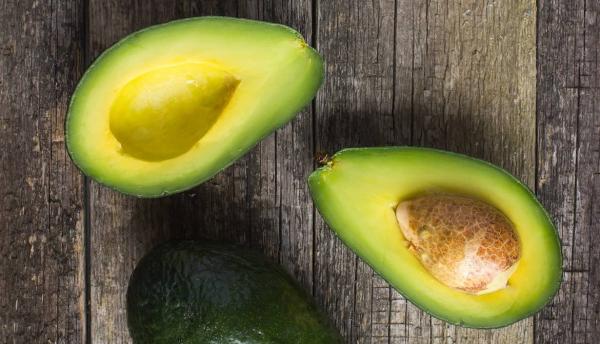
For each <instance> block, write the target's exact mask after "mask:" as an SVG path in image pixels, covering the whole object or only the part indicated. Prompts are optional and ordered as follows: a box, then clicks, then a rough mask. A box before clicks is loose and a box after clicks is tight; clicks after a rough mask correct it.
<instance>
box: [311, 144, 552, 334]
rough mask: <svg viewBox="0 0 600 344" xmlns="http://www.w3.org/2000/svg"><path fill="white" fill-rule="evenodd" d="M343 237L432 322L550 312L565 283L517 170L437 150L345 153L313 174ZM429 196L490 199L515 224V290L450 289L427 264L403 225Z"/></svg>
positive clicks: (499, 320) (472, 323) (316, 196)
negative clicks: (405, 213) (413, 203)
mask: <svg viewBox="0 0 600 344" xmlns="http://www.w3.org/2000/svg"><path fill="white" fill-rule="evenodd" d="M309 186H310V192H311V195H312V198H313V200H314V202H315V205H316V206H317V208H318V210H319V212H320V213H321V215H322V216H323V218H324V219H325V221H326V222H327V223H328V225H329V226H330V227H331V228H332V230H333V231H335V233H336V234H337V235H338V236H339V237H340V238H341V239H342V241H343V242H344V243H345V244H346V245H348V246H349V247H350V248H351V249H352V250H353V251H354V252H355V253H356V254H357V255H358V256H360V257H361V258H362V259H363V260H365V261H366V262H367V263H368V264H369V265H370V266H371V267H372V268H373V269H374V270H375V271H376V272H378V273H379V274H380V275H381V276H382V277H383V278H384V279H386V280H387V281H388V282H389V283H390V284H391V285H392V286H393V287H394V288H396V289H397V290H398V291H399V292H400V293H402V294H403V295H404V296H405V297H406V298H407V299H409V300H410V301H411V302H413V303H414V304H415V305H417V306H418V307H420V308H421V309H423V310H425V311H427V312H428V313H430V314H431V315H433V316H435V317H437V318H439V319H442V320H445V321H447V322H450V323H453V324H459V325H462V326H466V327H474V328H497V327H502V326H506V325H509V324H511V323H514V322H516V321H518V320H520V319H523V318H525V317H527V316H529V315H532V314H533V313H535V312H537V311H538V310H540V309H541V308H542V307H543V306H544V305H545V304H546V303H547V302H548V301H549V300H551V299H552V297H553V296H554V295H555V293H556V292H557V290H558V287H559V285H560V282H561V274H562V271H561V264H562V257H561V250H560V241H559V239H558V236H557V232H556V230H555V228H554V226H553V224H552V222H551V220H550V219H549V217H548V214H547V213H546V211H545V210H544V209H543V207H542V206H541V205H540V204H539V202H538V201H537V200H536V198H535V196H534V195H533V194H532V193H531V192H530V191H529V189H527V187H525V186H524V185H523V184H522V183H520V182H519V181H518V180H517V179H515V178H514V177H513V176H511V175H510V174H509V173H508V172H506V171H504V170H502V169H500V168H499V167H496V166H493V165H491V164H489V163H487V162H484V161H481V160H477V159H473V158H470V157H467V156H464V155H460V154H455V153H450V152H444V151H439V150H434V149H427V148H413V147H387V148H354V149H345V150H342V151H340V152H338V153H337V154H335V155H334V156H333V157H332V158H331V160H330V161H329V162H328V163H327V164H326V165H325V166H323V167H321V168H320V169H318V170H317V171H315V172H314V173H313V174H311V175H310V177H309ZM423 193H443V194H457V195H464V196H468V197H472V198H476V199H479V200H481V201H484V202H486V203H488V204H490V205H492V206H494V207H495V208H496V209H498V210H500V211H501V212H502V213H504V214H505V215H506V216H507V217H508V219H509V220H510V221H511V222H512V223H513V225H514V227H515V230H516V232H517V234H518V237H519V241H520V245H521V258H520V261H519V264H518V267H517V269H516V271H515V272H514V273H513V274H512V275H511V276H510V278H509V280H508V285H507V286H506V287H505V288H503V289H501V290H498V291H494V292H491V293H488V294H483V295H473V294H468V293H465V292H463V291H460V290H457V289H454V288H450V287H448V286H446V285H444V284H442V283H441V282H439V281H438V280H437V279H435V278H434V277H433V276H431V274H430V273H429V272H428V271H427V270H426V269H425V268H424V267H423V265H422V264H421V262H420V261H419V260H418V258H417V257H416V256H415V255H413V254H412V253H411V252H410V251H409V249H408V246H409V245H408V242H407V241H406V240H405V238H404V237H403V235H402V232H401V230H400V228H399V225H398V222H397V219H396V216H395V209H396V207H397V205H398V204H399V203H400V202H402V201H404V200H406V199H410V198H412V197H415V196H416V195H420V194H423Z"/></svg>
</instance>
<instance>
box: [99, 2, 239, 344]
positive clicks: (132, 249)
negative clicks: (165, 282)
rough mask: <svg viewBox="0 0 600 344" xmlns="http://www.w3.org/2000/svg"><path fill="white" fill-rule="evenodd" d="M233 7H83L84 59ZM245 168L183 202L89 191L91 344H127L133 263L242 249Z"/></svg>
mask: <svg viewBox="0 0 600 344" xmlns="http://www.w3.org/2000/svg"><path fill="white" fill-rule="evenodd" d="M236 13H237V4H236V2H235V1H225V2H222V1H210V2H187V1H186V2H179V1H159V0H155V1H132V2H126V1H94V0H92V1H90V4H89V15H90V23H89V27H90V41H91V44H90V52H89V54H90V56H92V57H94V56H97V55H98V54H99V53H100V52H101V51H102V50H103V49H105V48H107V47H108V46H110V45H111V44H112V43H114V42H115V41H117V40H118V39H119V38H121V37H123V36H124V35H126V34H128V33H130V32H133V31H135V30H137V29H140V28H142V27H146V26H148V25H152V24H157V23H161V22H165V21H169V20H172V19H177V18H183V17H188V16H195V15H209V14H213V15H235V14H236ZM247 178H248V175H247V172H246V160H244V159H243V160H242V161H240V162H238V163H236V164H235V165H234V166H232V167H230V168H229V169H227V170H226V171H225V172H223V173H221V174H219V175H218V176H217V177H215V178H214V179H213V180H211V181H210V182H208V183H205V184H203V185H202V186H200V187H197V188H194V189H192V190H190V191H188V192H185V193H183V194H179V195H175V196H172V197H168V198H162V199H154V200H144V199H135V198H131V197H126V196H123V195H120V194H118V193H116V192H113V191H111V190H109V189H107V188H104V187H102V186H99V185H97V184H95V183H93V182H92V183H91V185H90V197H91V199H90V201H91V206H90V208H91V214H90V217H91V262H90V264H91V267H92V268H91V309H92V313H91V316H92V322H91V334H92V341H93V342H94V343H128V342H130V338H129V334H128V332H127V324H126V319H125V306H124V305H125V292H126V289H127V283H128V280H129V276H130V274H131V272H132V270H133V268H134V267H135V264H136V263H137V261H138V260H139V259H140V258H141V257H142V256H143V255H144V254H145V253H146V252H147V251H148V250H149V249H150V248H152V247H153V246H155V245H156V244H158V243H159V242H162V241H165V240H169V239H187V238H211V239H222V240H229V241H235V242H245V241H246V239H247V236H248V230H247V229H248V225H247V223H246V218H247V215H248V200H247V193H246V192H247V186H246V185H247Z"/></svg>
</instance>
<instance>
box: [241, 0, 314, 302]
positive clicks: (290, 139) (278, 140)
mask: <svg viewBox="0 0 600 344" xmlns="http://www.w3.org/2000/svg"><path fill="white" fill-rule="evenodd" d="M312 6H313V4H312V1H311V0H302V1H292V0H289V1H271V0H258V1H257V0H254V1H242V2H240V5H239V9H238V16H240V17H244V18H252V19H258V20H265V21H269V22H274V23H281V24H284V25H288V26H290V27H292V28H294V29H296V30H298V31H299V32H300V33H301V34H302V35H303V36H304V38H305V40H306V41H307V42H309V44H310V43H311V42H312V23H313V21H312V20H313V18H312ZM312 111H313V109H312V106H308V107H307V108H306V109H304V110H303V111H302V112H300V113H299V114H298V116H297V117H296V118H295V119H294V120H293V121H292V122H291V123H290V124H288V125H286V126H284V127H283V128H281V129H280V130H278V131H276V132H275V133H274V134H272V135H270V136H269V137H267V138H266V139H264V140H263V141H262V142H261V143H260V144H259V145H258V147H257V148H256V149H254V150H253V151H251V152H250V153H249V157H248V161H249V166H248V168H249V171H250V172H249V173H250V174H251V176H252V178H249V179H248V181H249V185H248V188H249V194H250V195H251V197H250V215H249V219H248V220H249V222H250V237H251V244H252V246H256V247H260V248H262V250H263V251H265V252H266V253H267V254H269V255H270V256H271V257H273V258H274V259H276V260H278V261H279V262H280V264H282V266H283V267H284V268H285V269H286V270H287V271H288V272H290V273H291V274H292V275H293V276H294V277H295V278H296V279H297V280H298V281H299V282H300V283H301V284H302V285H303V286H304V287H305V288H306V289H307V291H309V292H310V291H312V277H313V270H312V267H313V205H312V201H311V199H310V195H309V194H308V186H307V184H306V179H307V178H308V175H309V174H310V173H311V172H312V170H313V167H314V164H313V150H314V149H313V147H312V145H313V135H312V127H313V121H312V113H313V112H312Z"/></svg>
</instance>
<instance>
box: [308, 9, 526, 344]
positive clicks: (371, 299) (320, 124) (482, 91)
mask: <svg viewBox="0 0 600 344" xmlns="http://www.w3.org/2000/svg"><path fill="white" fill-rule="evenodd" d="M394 5H395V6H396V7H395V8H394ZM318 14H319V16H318V21H317V28H318V30H317V31H316V35H317V46H318V49H319V50H320V51H321V52H322V53H323V54H324V56H325V59H326V61H327V63H328V67H327V76H328V81H327V83H326V85H325V87H324V88H323V89H322V90H321V92H320V94H319V96H318V97H317V108H316V118H317V122H316V138H317V143H316V145H317V150H328V151H332V150H333V151H335V150H337V149H339V148H341V147H347V146H365V145H366V146H369V145H385V144H407V143H412V144H415V145H424V146H433V147H438V148H444V149H449V150H452V151H457V152H462V153H467V154H470V155H473V156H476V157H480V158H484V159H486V160H489V161H492V162H494V163H496V164H499V165H500V166H503V167H505V168H506V169H508V170H509V171H511V172H513V173H514V174H516V175H517V176H519V177H521V178H522V179H523V180H524V181H525V182H526V183H528V184H529V185H530V186H533V184H534V177H535V175H534V173H535V118H536V115H535V24H536V7H535V1H522V2H510V3H503V2H491V1H487V2H482V1H475V0H473V1H443V2H442V1H397V2H394V1H374V2H370V3H368V4H366V3H364V2H361V1H356V2H348V1H327V2H319V7H318ZM394 15H395V17H394ZM394 18H395V19H394ZM394 47H395V48H394ZM391 56H395V58H391ZM316 233H317V241H316V244H317V246H316V250H317V265H316V269H317V276H318V279H317V280H316V283H317V286H318V288H316V290H317V296H319V298H321V299H324V300H325V304H326V306H327V309H328V310H330V313H331V314H334V315H337V317H336V320H337V322H338V326H339V327H340V328H341V329H342V331H343V333H344V334H345V335H346V337H347V338H348V339H349V342H352V343H354V342H361V343H381V342H385V343H388V342H392V343H396V342H398V343H401V342H406V343H432V342H435V343H445V342H450V343H454V342H457V341H458V342H474V343H479V342H494V343H527V342H532V341H533V323H532V321H531V320H527V321H523V322H520V323H518V324H516V325H513V326H511V327H507V328H505V329H502V330H496V331H477V330H467V329H463V328H460V327H454V326H449V325H446V324H445V323H443V322H441V321H439V320H436V319H432V318H431V317H430V316H428V315H426V314H425V313H423V312H422V311H420V310H418V309H417V308H416V307H414V306H413V305H411V304H410V303H407V302H406V301H405V300H403V298H402V297H401V296H400V295H398V294H397V293H396V292H395V291H392V290H390V289H389V288H387V286H386V284H385V283H382V282H381V281H380V280H379V279H378V278H377V277H376V276H373V272H372V271H371V270H370V269H369V268H368V267H366V266H365V265H364V263H362V262H360V261H359V260H356V258H355V256H354V255H353V254H352V253H350V252H349V251H348V250H347V249H346V248H345V247H344V246H343V245H342V244H341V243H340V242H339V241H337V240H336V239H335V238H334V236H333V235H332V234H331V232H329V231H328V230H327V228H326V226H325V225H324V224H323V222H322V221H317V228H316Z"/></svg>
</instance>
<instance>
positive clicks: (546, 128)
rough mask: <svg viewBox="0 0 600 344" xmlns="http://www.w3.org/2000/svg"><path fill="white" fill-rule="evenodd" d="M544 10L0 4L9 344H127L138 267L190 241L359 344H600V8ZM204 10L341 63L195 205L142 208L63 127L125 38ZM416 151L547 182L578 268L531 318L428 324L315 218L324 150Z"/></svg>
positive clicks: (315, 1) (432, 4)
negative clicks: (94, 165) (222, 252)
mask: <svg viewBox="0 0 600 344" xmlns="http://www.w3.org/2000/svg"><path fill="white" fill-rule="evenodd" d="M537 5H538V8H537V9H536V1H534V0H519V1H517V0H514V1H493V0H485V1H477V0H449V1H440V0H415V1H409V0H373V1H368V2H365V1H357V0H352V1H347V0H343V1H342V0H331V1H330V0H327V1H325V0H301V1H293V0H247V1H246V0H224V1H219V0H209V1H196V0H183V1H177V0H164V1H161V0H149V1H142V0H107V1H101V0H86V1H74V0H55V1H52V2H46V1H30V0H27V1H19V2H17V1H4V2H2V1H0V137H2V140H3V142H8V143H10V146H9V145H8V144H7V147H5V149H2V150H0V175H1V176H2V178H0V192H1V195H2V196H3V197H2V199H1V200H0V212H1V213H0V258H1V260H0V342H1V343H87V344H91V343H129V342H130V339H129V336H128V333H127V328H126V322H125V313H124V312H125V308H124V301H125V300H124V296H125V290H126V288H127V282H128V279H129V275H130V273H131V271H132V270H133V267H134V266H135V264H136V263H137V261H138V260H139V259H140V258H141V257H142V256H143V255H144V254H145V253H146V252H147V251H148V250H149V249H150V248H151V247H153V246H154V245H155V244H157V243H159V242H162V241H165V240H169V239H184V238H196V239H200V238H209V239H219V240H227V241H234V242H239V243H243V244H245V245H249V246H254V247H257V248H259V249H261V250H262V251H264V252H265V253H266V254H267V255H269V256H270V257H272V258H273V259H274V260H277V261H279V262H280V263H281V264H282V265H283V266H284V268H285V269H286V270H288V271H289V272H290V273H291V274H292V275H293V276H295V278H296V279H297V280H299V281H300V283H301V284H302V285H303V286H304V287H305V288H306V289H307V290H308V291H309V292H311V293H312V294H313V295H314V297H315V299H316V301H317V303H318V304H319V305H320V306H321V307H323V309H325V311H326V312H327V313H328V314H329V316H330V317H331V318H332V319H334V322H335V323H336V325H337V326H338V328H339V329H340V331H341V332H342V333H343V334H344V336H345V337H346V339H347V342H348V343H370V344H380V343H388V344H392V343H406V344H414V343H431V344H433V343H436V344H437V343H440V344H442V343H511V344H512V343H532V342H535V343H556V344H558V343H561V344H562V343H567V344H571V343H590V344H592V343H595V342H597V339H598V338H599V337H600V287H598V286H599V285H600V228H599V226H600V225H599V224H598V221H596V219H597V218H598V216H600V206H599V205H598V204H600V203H599V202H600V201H598V197H599V192H600V177H599V175H600V139H599V137H600V136H599V134H600V2H598V1H595V0H574V1H567V0H539V1H538V3H537ZM198 15H228V16H239V17H247V18H255V19H261V20H267V21H273V22H279V23H284V24H286V25H290V26H292V27H294V28H296V29H298V30H299V31H300V32H301V33H302V34H303V35H304V36H305V37H306V38H307V40H308V41H309V42H311V44H312V45H314V46H316V47H317V48H318V50H319V51H320V52H321V53H322V54H323V55H324V58H325V60H326V69H327V78H326V82H325V84H324V86H323V88H322V90H321V91H320V93H319V94H318V96H317V98H316V100H315V102H314V103H313V105H312V106H309V107H308V108H307V109H305V110H303V111H302V112H301V113H300V114H299V115H298V117H297V118H296V119H295V120H294V121H293V122H292V123H290V124H288V125H287V126H285V127H284V128H282V129H280V130H278V131H277V132H276V133H275V134H273V135H271V136H269V137H267V138H266V139H265V140H263V141H262V142H261V143H260V144H258V145H257V147H256V148H255V149H253V150H252V151H251V152H250V153H249V154H247V155H246V156H245V157H244V158H242V159H240V160H239V161H238V162H236V163H235V164H234V165H232V166H231V167H229V168H228V169H226V170H225V171H223V172H221V173H220V174H219V175H217V176H216V177H215V178H214V179H212V180H211V181H209V182H207V183H205V184H204V185H202V186H199V187H197V188H194V189H193V190H190V191H188V192H185V193H183V194H180V195H175V196H172V197H168V198H164V199H155V200H140V199H134V198H130V197H126V196H122V195H120V194H118V193H116V192H113V191H111V190H108V189H106V188H104V187H101V186H99V185H97V184H95V183H94V182H92V181H86V182H85V183H84V180H83V177H82V176H81V175H80V174H79V173H78V172H76V170H75V168H74V167H73V165H72V164H71V163H70V162H69V159H68V156H67V155H66V152H65V149H64V136H63V121H64V116H65V112H66V105H67V102H68V98H69V95H70V93H71V92H72V90H73V87H74V85H75V83H76V81H77V79H78V78H79V76H80V75H81V72H82V70H83V68H84V67H85V65H86V64H89V63H91V62H92V60H93V59H94V58H95V57H96V56H97V55H98V54H99V53H100V52H102V51H103V50H104V49H105V48H107V47H108V46H110V45H111V44H113V43H114V42H116V41H117V40H118V39H120V38H121V37H123V36H124V35H126V34H128V33H130V32H133V31H135V30H137V29H140V28H142V27H145V26H148V25H152V24H156V23H162V22H165V21H169V20H172V19H177V18H183V17H190V16H198ZM536 18H537V33H536ZM536 35H537V50H536ZM536 54H537V68H536ZM536 71H537V82H536ZM536 104H537V105H536ZM536 106H537V110H536ZM405 144H412V145H417V146H431V147H438V148H444V149H448V150H452V151H457V152H462V153H466V154H469V155H472V156H476V157H480V158H483V159H485V160H488V161H491V162H493V163H495V164H498V165H500V166H502V167H504V168H506V169H507V170H509V171H510V172H512V173H513V174H515V175H516V176H518V177H520V178H521V179H522V180H524V181H525V182H526V183H527V184H528V185H529V186H530V187H532V188H535V190H536V192H537V195H538V196H539V198H540V200H541V201H542V203H543V204H544V206H545V207H546V208H547V209H548V211H549V213H550V214H551V216H552V218H553V220H554V221H555V223H556V224H557V228H558V230H559V234H560V237H561V240H562V243H563V256H564V262H563V268H564V270H565V274H564V282H563V284H562V287H561V289H560V291H559V294H558V296H557V297H556V298H555V299H554V300H553V301H552V302H551V303H550V304H549V305H548V306H547V307H546V308H545V309H544V310H543V311H542V312H541V313H539V314H538V315H537V316H536V317H535V321H534V320H533V318H530V319H527V320H525V321H521V322H519V323H517V324H515V325H512V326H509V327H507V328H504V329H499V330H469V329H464V328H460V327H455V326H452V325H448V324H446V323H444V322H442V321H440V320H436V319H434V318H431V317H430V316H429V315H427V314H426V313H424V312H422V311H420V310H419V309H418V308H416V307H415V306H413V305H412V304H411V303H409V302H407V301H406V300H405V299H404V298H403V297H402V296H401V295H400V294H398V293H397V292H396V291H394V290H393V289H392V288H390V287H389V285H388V284H387V283H386V282H385V281H384V280H382V279H381V278H380V277H378V276H377V275H376V274H374V273H373V271H372V269H371V268H370V267H369V266H367V265H366V264H365V263H363V262H362V261H361V260H360V259H358V258H357V257H356V255H355V254H354V253H352V252H351V251H350V250H348V249H347V248H346V247H345V246H344V245H343V244H342V243H341V242H340V241H339V240H338V239H337V238H336V237H335V235H334V234H333V233H332V232H331V231H330V230H329V229H328V228H327V226H326V225H325V223H324V222H323V221H322V219H321V217H320V216H319V215H318V213H315V209H314V207H313V205H312V202H311V201H310V197H309V195H308V190H307V186H306V178H307V176H308V174H309V173H310V172H311V171H312V170H313V168H314V167H315V163H314V160H313V159H314V156H315V154H316V153H318V152H328V153H333V152H335V151H337V150H339V149H341V148H344V147H350V146H375V145H405ZM84 185H85V187H84ZM84 195H87V197H84ZM84 208H86V209H87V210H88V213H86V214H85V217H86V218H87V226H85V227H87V231H86V230H84V214H83V212H84ZM87 234H89V236H87V237H86V235H87ZM85 242H87V243H88V247H87V248H88V251H87V252H84V249H85V247H86V246H85V245H84V243H85ZM86 258H87V261H86ZM86 266H88V267H89V273H90V274H89V275H88V277H89V282H90V285H89V286H88V288H87V292H88V296H89V297H88V298H89V300H90V304H89V307H86V305H85V303H84V300H85V299H86V285H85V272H86V268H85V267H86ZM86 311H89V312H88V313H89V314H88V315H89V317H86Z"/></svg>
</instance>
